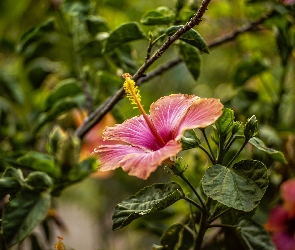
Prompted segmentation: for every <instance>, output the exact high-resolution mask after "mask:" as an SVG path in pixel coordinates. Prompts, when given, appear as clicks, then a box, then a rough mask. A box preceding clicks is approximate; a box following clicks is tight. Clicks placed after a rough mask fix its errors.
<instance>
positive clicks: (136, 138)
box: [103, 115, 160, 150]
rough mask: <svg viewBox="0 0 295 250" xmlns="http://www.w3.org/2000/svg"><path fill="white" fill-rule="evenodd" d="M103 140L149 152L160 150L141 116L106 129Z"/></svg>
mask: <svg viewBox="0 0 295 250" xmlns="http://www.w3.org/2000/svg"><path fill="white" fill-rule="evenodd" d="M103 138H104V140H116V141H124V142H127V143H129V144H131V145H134V146H138V147H142V148H146V149H149V150H157V149H159V148H160V147H159V145H158V144H157V140H156V139H155V137H154V135H153V133H152V132H151V130H150V128H149V126H148V125H147V123H146V121H145V119H144V118H143V116H142V115H141V116H136V117H133V118H131V119H128V120H126V121H125V122H123V123H122V124H116V125H115V126H114V127H106V128H105V130H104V132H103Z"/></svg>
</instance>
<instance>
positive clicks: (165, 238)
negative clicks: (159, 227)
mask: <svg viewBox="0 0 295 250" xmlns="http://www.w3.org/2000/svg"><path fill="white" fill-rule="evenodd" d="M160 243H161V244H162V246H163V249H165V250H186V249H190V247H191V246H192V245H193V243H194V237H193V235H192V234H191V233H190V232H188V230H187V229H186V228H185V227H184V225H182V224H179V223H178V224H174V225H172V226H170V227H169V228H168V229H167V230H165V232H164V233H163V235H162V236H161V238H160Z"/></svg>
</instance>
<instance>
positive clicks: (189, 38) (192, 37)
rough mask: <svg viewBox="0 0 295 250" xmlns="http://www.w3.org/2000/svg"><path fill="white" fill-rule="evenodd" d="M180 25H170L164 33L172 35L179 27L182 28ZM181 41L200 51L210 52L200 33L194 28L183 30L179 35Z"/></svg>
mask: <svg viewBox="0 0 295 250" xmlns="http://www.w3.org/2000/svg"><path fill="white" fill-rule="evenodd" d="M182 27H183V26H182V25H179V26H171V27H169V28H168V29H167V30H166V34H167V35H168V36H172V35H173V34H174V33H175V32H176V31H178V30H179V29H180V28H182ZM180 40H181V41H184V42H186V43H188V44H190V45H192V46H194V47H196V48H197V49H199V50H200V51H203V52H205V53H208V54H209V53H210V51H209V48H208V45H207V44H206V43H205V41H204V39H203V38H202V37H201V35H200V34H199V33H198V32H197V31H195V30H194V29H190V30H189V31H187V32H185V33H184V34H183V35H182V36H181V37H180Z"/></svg>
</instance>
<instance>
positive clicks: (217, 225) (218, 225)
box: [208, 224, 236, 229]
mask: <svg viewBox="0 0 295 250" xmlns="http://www.w3.org/2000/svg"><path fill="white" fill-rule="evenodd" d="M210 227H222V228H230V229H235V228H236V226H233V225H227V224H212V225H209V226H208V228H210Z"/></svg>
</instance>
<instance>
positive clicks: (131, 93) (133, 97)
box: [122, 73, 165, 147]
mask: <svg viewBox="0 0 295 250" xmlns="http://www.w3.org/2000/svg"><path fill="white" fill-rule="evenodd" d="M122 76H123V78H125V82H124V85H123V87H124V90H125V92H126V94H127V97H128V98H129V100H130V101H131V103H132V104H135V105H136V107H137V108H138V109H139V111H140V113H141V114H142V115H143V117H144V119H145V121H146V123H147V124H148V126H149V128H150V130H151V131H152V133H153V135H154V136H155V138H156V140H157V143H158V144H159V146H160V147H164V146H165V142H164V140H163V138H162V137H161V136H160V135H159V133H158V131H157V130H156V128H155V126H154V124H153V123H152V121H151V120H150V119H149V117H148V115H147V114H146V112H145V110H144V108H143V106H142V105H141V96H140V93H139V89H138V87H137V86H136V85H135V82H134V81H133V80H132V79H131V75H130V74H128V73H125V74H123V75H122Z"/></svg>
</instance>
